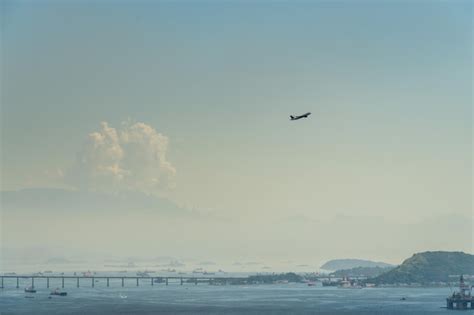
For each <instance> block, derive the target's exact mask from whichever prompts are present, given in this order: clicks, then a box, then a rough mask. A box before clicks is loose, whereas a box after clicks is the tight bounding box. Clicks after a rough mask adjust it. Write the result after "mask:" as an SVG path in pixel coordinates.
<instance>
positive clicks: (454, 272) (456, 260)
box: [370, 251, 474, 284]
mask: <svg viewBox="0 0 474 315" xmlns="http://www.w3.org/2000/svg"><path fill="white" fill-rule="evenodd" d="M461 274H465V275H466V274H469V275H474V255H471V254H466V253H463V252H444V251H436V252H423V253H418V254H414V255H413V256H412V257H410V258H408V259H406V260H405V261H404V262H403V263H402V264H401V265H400V266H398V267H396V268H394V269H392V270H390V271H388V272H385V273H383V274H381V275H379V276H378V277H375V278H374V279H371V280H370V281H371V282H374V283H377V284H397V283H408V284H410V283H420V284H427V283H431V282H448V281H457V276H459V275H461ZM450 276H451V277H450ZM453 276H456V277H453Z"/></svg>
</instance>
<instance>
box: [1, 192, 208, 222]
mask: <svg viewBox="0 0 474 315" xmlns="http://www.w3.org/2000/svg"><path fill="white" fill-rule="evenodd" d="M0 200H2V210H3V211H4V214H8V213H10V212H11V211H15V213H25V214H26V213H28V212H41V213H42V214H48V213H51V214H58V213H68V212H69V213H102V214H104V213H107V212H109V211H110V212H113V213H117V212H121V211H122V212H128V211H131V210H133V211H140V212H142V213H143V212H144V213H147V212H148V213H150V214H151V213H159V214H164V215H171V216H176V215H178V216H179V215H186V216H189V215H199V214H198V213H197V212H193V211H190V210H188V209H185V208H182V207H179V206H178V205H176V204H175V203H173V202H172V201H169V200H167V199H165V198H160V197H157V196H154V195H148V194H144V193H140V192H134V191H125V192H121V193H117V194H110V193H101V192H92V191H78V190H66V189H51V188H33V189H22V190H17V191H0Z"/></svg>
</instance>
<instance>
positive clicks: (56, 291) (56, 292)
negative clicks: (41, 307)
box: [50, 288, 67, 296]
mask: <svg viewBox="0 0 474 315" xmlns="http://www.w3.org/2000/svg"><path fill="white" fill-rule="evenodd" d="M50 295H59V296H66V295H67V292H65V291H61V290H59V288H56V289H55V290H53V291H51V294H50Z"/></svg>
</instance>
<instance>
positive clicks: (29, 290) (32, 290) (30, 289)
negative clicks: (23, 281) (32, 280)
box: [25, 286, 36, 293]
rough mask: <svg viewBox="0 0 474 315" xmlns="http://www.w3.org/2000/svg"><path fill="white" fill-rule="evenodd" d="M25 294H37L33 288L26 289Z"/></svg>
mask: <svg viewBox="0 0 474 315" xmlns="http://www.w3.org/2000/svg"><path fill="white" fill-rule="evenodd" d="M25 292H26V293H36V290H35V289H34V288H33V287H32V286H29V287H26V288H25Z"/></svg>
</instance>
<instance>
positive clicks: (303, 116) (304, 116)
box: [290, 112, 311, 120]
mask: <svg viewBox="0 0 474 315" xmlns="http://www.w3.org/2000/svg"><path fill="white" fill-rule="evenodd" d="M309 115H311V113H310V112H308V113H306V114H303V115H299V116H290V120H298V119H301V118H308V116H309Z"/></svg>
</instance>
